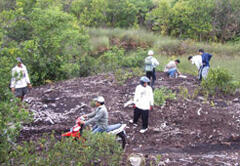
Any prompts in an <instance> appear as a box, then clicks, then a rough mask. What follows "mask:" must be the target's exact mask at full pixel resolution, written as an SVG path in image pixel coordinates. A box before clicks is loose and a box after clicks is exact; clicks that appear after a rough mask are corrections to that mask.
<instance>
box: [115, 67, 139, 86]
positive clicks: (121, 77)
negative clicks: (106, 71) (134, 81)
mask: <svg viewBox="0 0 240 166" xmlns="http://www.w3.org/2000/svg"><path fill="white" fill-rule="evenodd" d="M143 74H144V73H143V70H142V69H140V68H130V69H122V68H119V69H117V70H116V71H115V72H114V75H115V79H116V80H117V82H118V83H119V84H120V85H123V84H124V83H125V82H126V81H127V80H128V79H130V78H133V77H137V76H142V75H143Z"/></svg>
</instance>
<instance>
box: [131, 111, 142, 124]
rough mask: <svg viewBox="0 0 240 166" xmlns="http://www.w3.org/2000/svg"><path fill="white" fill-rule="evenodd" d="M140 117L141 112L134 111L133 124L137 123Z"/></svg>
mask: <svg viewBox="0 0 240 166" xmlns="http://www.w3.org/2000/svg"><path fill="white" fill-rule="evenodd" d="M140 115H141V110H140V109H138V108H135V109H134V115H133V123H137V121H138V119H139V117H140Z"/></svg>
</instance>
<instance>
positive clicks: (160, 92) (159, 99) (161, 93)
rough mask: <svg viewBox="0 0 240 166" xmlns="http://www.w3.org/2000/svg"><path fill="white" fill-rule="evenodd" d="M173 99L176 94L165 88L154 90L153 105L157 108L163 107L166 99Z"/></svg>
mask: <svg viewBox="0 0 240 166" xmlns="http://www.w3.org/2000/svg"><path fill="white" fill-rule="evenodd" d="M175 98H176V94H175V93H173V92H172V91H171V90H170V89H167V88H165V87H162V88H160V89H155V90H154V104H155V105H157V106H161V105H164V104H165V102H166V100H167V99H170V100H173V99H175Z"/></svg>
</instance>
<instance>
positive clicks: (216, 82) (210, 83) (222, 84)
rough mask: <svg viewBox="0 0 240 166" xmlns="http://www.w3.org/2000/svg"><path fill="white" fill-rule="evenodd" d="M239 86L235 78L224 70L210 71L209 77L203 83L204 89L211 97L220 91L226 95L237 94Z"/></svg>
mask: <svg viewBox="0 0 240 166" xmlns="http://www.w3.org/2000/svg"><path fill="white" fill-rule="evenodd" d="M237 84H238V83H237V82H234V81H233V77H232V76H231V75H230V74H229V72H228V71H227V70H225V69H222V68H212V69H210V71H209V74H208V77H207V78H206V80H203V81H202V87H203V89H204V90H205V91H206V93H208V94H211V95H214V94H215V93H217V92H219V91H220V92H223V93H225V94H232V93H234V92H235V90H236V88H237V86H238V85H237Z"/></svg>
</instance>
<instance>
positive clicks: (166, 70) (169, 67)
mask: <svg viewBox="0 0 240 166" xmlns="http://www.w3.org/2000/svg"><path fill="white" fill-rule="evenodd" d="M174 68H175V69H177V65H176V62H175V61H170V62H169V63H168V64H167V65H166V66H165V69H164V72H168V70H170V69H174Z"/></svg>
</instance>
